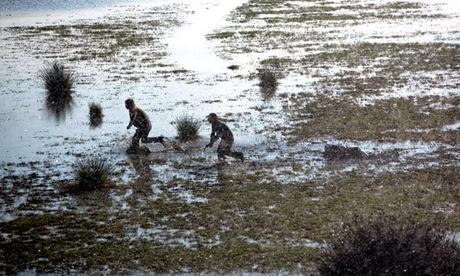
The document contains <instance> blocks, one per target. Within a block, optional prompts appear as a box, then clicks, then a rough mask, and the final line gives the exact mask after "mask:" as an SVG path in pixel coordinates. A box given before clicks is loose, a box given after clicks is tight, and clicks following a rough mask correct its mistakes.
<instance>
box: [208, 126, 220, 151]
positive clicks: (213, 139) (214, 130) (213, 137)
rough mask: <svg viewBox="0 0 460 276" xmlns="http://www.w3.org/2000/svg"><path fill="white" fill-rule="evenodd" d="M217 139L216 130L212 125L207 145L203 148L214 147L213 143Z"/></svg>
mask: <svg viewBox="0 0 460 276" xmlns="http://www.w3.org/2000/svg"><path fill="white" fill-rule="evenodd" d="M218 139H219V137H217V135H216V128H215V127H214V125H213V126H212V131H211V139H210V141H209V143H208V144H207V145H206V147H205V148H210V147H212V145H214V142H216V141H217V140H218Z"/></svg>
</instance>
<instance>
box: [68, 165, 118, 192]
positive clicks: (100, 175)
mask: <svg viewBox="0 0 460 276" xmlns="http://www.w3.org/2000/svg"><path fill="white" fill-rule="evenodd" d="M112 171H113V169H112V165H111V164H109V163H107V161H106V160H105V159H102V158H100V157H95V158H92V159H88V160H83V161H79V162H78V163H77V171H76V182H77V184H78V188H79V190H83V191H91V190H95V189H96V188H98V187H101V186H103V185H105V184H107V183H108V182H109V181H110V175H111V174H112Z"/></svg>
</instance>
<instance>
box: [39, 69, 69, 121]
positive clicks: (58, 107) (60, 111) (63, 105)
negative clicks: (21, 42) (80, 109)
mask: <svg viewBox="0 0 460 276" xmlns="http://www.w3.org/2000/svg"><path fill="white" fill-rule="evenodd" d="M39 76H40V78H41V79H42V80H43V82H44V86H45V88H46V91H47V95H46V106H47V108H48V109H49V110H50V111H52V112H53V113H54V114H55V115H56V117H57V118H60V117H62V116H63V115H64V114H65V112H66V111H67V110H69V109H70V108H71V105H72V93H73V92H74V91H73V89H74V84H75V75H74V74H73V73H72V72H71V71H69V70H68V69H66V68H65V67H64V65H63V64H61V63H59V62H54V63H52V64H50V65H48V66H46V67H44V68H43V69H42V70H40V72H39Z"/></svg>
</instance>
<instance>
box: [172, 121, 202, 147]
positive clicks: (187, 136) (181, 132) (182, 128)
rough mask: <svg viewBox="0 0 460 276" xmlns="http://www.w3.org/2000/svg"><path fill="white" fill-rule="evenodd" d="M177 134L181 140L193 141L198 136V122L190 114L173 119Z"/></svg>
mask: <svg viewBox="0 0 460 276" xmlns="http://www.w3.org/2000/svg"><path fill="white" fill-rule="evenodd" d="M174 124H175V125H176V130H177V136H178V137H179V140H180V141H181V142H186V141H193V140H195V139H196V138H198V131H199V129H200V122H199V121H198V120H195V119H194V118H193V117H190V116H186V115H184V116H182V117H180V118H178V119H176V120H175V121H174Z"/></svg>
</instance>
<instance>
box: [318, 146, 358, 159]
mask: <svg viewBox="0 0 460 276" xmlns="http://www.w3.org/2000/svg"><path fill="white" fill-rule="evenodd" d="M324 157H325V158H326V159H327V160H343V159H363V158H365V157H366V154H365V153H364V152H363V151H362V150H360V149H359V148H358V147H344V146H338V145H326V147H325V148H324Z"/></svg>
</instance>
